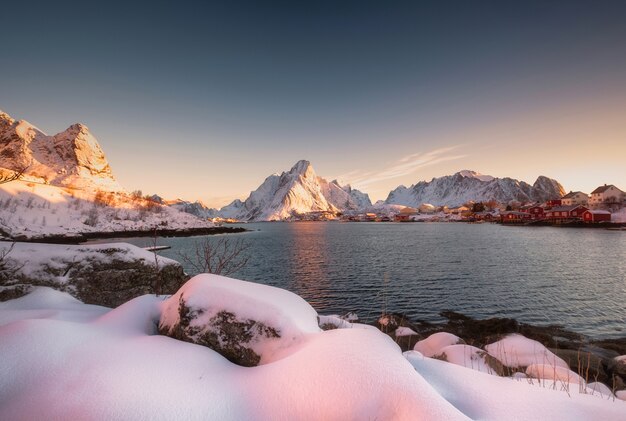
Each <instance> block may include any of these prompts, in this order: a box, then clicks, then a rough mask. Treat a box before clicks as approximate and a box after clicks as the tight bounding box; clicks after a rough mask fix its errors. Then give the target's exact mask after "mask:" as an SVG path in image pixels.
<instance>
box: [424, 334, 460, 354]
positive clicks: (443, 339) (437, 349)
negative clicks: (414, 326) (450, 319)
mask: <svg viewBox="0 0 626 421" xmlns="http://www.w3.org/2000/svg"><path fill="white" fill-rule="evenodd" d="M457 344H458V345H462V344H465V341H464V340H463V339H461V338H459V337H458V336H456V335H453V334H452V333H447V332H438V333H433V334H432V335H430V336H429V337H428V338H426V339H423V340H421V341H419V342H417V343H416V344H415V346H414V347H413V350H415V351H418V352H420V353H422V354H423V355H424V356H425V357H432V356H435V355H438V354H441V351H442V350H443V349H444V348H445V347H447V346H449V345H457Z"/></svg>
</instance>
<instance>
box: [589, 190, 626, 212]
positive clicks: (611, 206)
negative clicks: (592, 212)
mask: <svg viewBox="0 0 626 421" xmlns="http://www.w3.org/2000/svg"><path fill="white" fill-rule="evenodd" d="M625 197H626V193H624V192H623V191H621V190H620V189H618V188H617V187H615V186H614V185H612V184H609V185H606V184H605V185H604V186H600V187H598V188H597V189H595V190H594V191H592V192H591V198H590V199H589V207H590V208H591V209H606V210H612V211H616V210H618V209H620V208H621V207H622V206H623V204H624V199H625Z"/></svg>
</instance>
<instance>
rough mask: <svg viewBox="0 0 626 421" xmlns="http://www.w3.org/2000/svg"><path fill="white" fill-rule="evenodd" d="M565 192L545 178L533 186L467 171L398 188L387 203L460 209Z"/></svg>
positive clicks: (546, 197) (542, 198) (539, 199)
mask: <svg viewBox="0 0 626 421" xmlns="http://www.w3.org/2000/svg"><path fill="white" fill-rule="evenodd" d="M564 193H565V190H564V189H563V186H561V184H559V182H558V181H556V180H553V179H551V178H548V177H544V176H540V177H539V178H537V180H536V181H535V183H534V184H533V185H530V184H528V183H526V182H524V181H518V180H515V179H512V178H508V177H505V178H496V177H492V176H489V175H483V174H480V173H477V172H475V171H468V170H464V171H460V172H457V173H456V174H454V175H447V176H444V177H438V178H433V179H432V180H431V181H420V182H419V183H417V184H414V185H412V186H410V187H405V186H399V187H397V188H396V189H395V190H392V191H391V192H390V193H389V196H388V197H387V200H386V201H385V203H387V204H397V205H404V206H411V207H417V206H419V205H420V204H422V203H431V204H433V205H436V206H443V205H447V206H459V205H462V204H463V203H467V202H468V201H475V202H479V201H489V200H496V201H498V202H500V203H508V202H510V201H512V200H517V201H519V202H543V201H546V200H549V199H556V198H560V197H561V196H563V194H564Z"/></svg>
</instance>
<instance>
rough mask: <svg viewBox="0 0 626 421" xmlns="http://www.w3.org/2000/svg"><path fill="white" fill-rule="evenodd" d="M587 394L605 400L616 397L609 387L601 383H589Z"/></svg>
mask: <svg viewBox="0 0 626 421" xmlns="http://www.w3.org/2000/svg"><path fill="white" fill-rule="evenodd" d="M586 393H589V394H591V395H597V396H600V397H602V398H605V399H609V398H612V397H614V396H615V395H614V394H613V391H612V390H611V389H609V387H608V386H607V385H605V384H604V383H600V382H591V383H587V389H586Z"/></svg>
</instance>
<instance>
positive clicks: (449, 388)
mask: <svg viewBox="0 0 626 421" xmlns="http://www.w3.org/2000/svg"><path fill="white" fill-rule="evenodd" d="M407 359H408V360H409V362H410V363H411V364H412V365H413V367H414V368H415V370H416V371H417V372H418V373H419V374H420V375H421V376H423V377H424V378H425V379H426V380H427V381H428V382H429V383H430V384H431V385H432V386H433V387H434V388H435V389H436V390H437V391H438V392H439V393H440V394H441V396H443V397H444V398H445V399H446V400H448V401H449V402H452V403H454V406H455V407H456V408H458V409H459V410H460V411H462V412H463V413H464V414H465V415H466V416H467V417H469V418H470V419H474V420H508V419H516V420H534V419H538V418H540V419H542V420H555V421H556V420H564V419H568V420H574V419H576V420H596V419H607V420H609V419H610V420H614V419H615V420H617V419H622V418H624V414H625V413H626V412H624V411H626V405H624V404H623V403H621V402H613V401H610V400H605V399H598V398H597V397H596V396H591V395H589V394H585V393H584V391H582V393H581V391H579V389H578V388H577V387H571V388H569V393H567V392H566V391H565V389H562V388H560V387H558V386H557V387H553V385H551V384H543V383H542V382H538V381H533V382H530V381H526V380H521V381H519V380H512V379H510V378H506V377H499V376H490V375H486V374H483V373H479V372H477V371H475V370H470V369H467V368H465V367H461V366H459V365H456V364H449V363H446V362H443V361H439V360H436V359H432V358H419V357H412V356H411V355H407Z"/></svg>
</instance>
